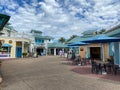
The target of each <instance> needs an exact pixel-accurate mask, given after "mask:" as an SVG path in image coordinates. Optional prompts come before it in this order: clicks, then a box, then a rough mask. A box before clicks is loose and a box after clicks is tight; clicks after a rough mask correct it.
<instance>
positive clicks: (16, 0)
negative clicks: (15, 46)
mask: <svg viewBox="0 0 120 90" xmlns="http://www.w3.org/2000/svg"><path fill="white" fill-rule="evenodd" d="M0 12H1V13H3V14H7V15H10V16H11V19H10V23H11V24H12V26H13V27H14V29H15V30H17V31H19V32H28V31H30V30H31V29H36V30H40V31H42V32H43V34H44V35H50V36H53V37H54V38H56V39H57V38H60V37H65V38H69V37H70V36H71V35H73V34H74V35H81V33H82V32H84V31H86V30H93V29H94V30H100V29H101V28H105V29H108V28H110V27H111V26H114V25H116V24H118V23H119V22H120V0H0Z"/></svg>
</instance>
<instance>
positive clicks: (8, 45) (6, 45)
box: [2, 43, 12, 47]
mask: <svg viewBox="0 0 120 90" xmlns="http://www.w3.org/2000/svg"><path fill="white" fill-rule="evenodd" d="M2 47H12V45H10V44H7V43H4V44H2Z"/></svg>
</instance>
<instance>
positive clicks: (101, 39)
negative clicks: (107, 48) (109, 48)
mask: <svg viewBox="0 0 120 90" xmlns="http://www.w3.org/2000/svg"><path fill="white" fill-rule="evenodd" d="M119 41H120V38H118V37H108V36H106V35H104V34H102V35H96V36H94V37H91V38H89V39H87V40H84V41H83V42H85V43H101V45H102V51H103V61H104V50H103V48H104V46H103V43H109V42H119Z"/></svg>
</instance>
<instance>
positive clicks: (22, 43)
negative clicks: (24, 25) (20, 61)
mask: <svg viewBox="0 0 120 90" xmlns="http://www.w3.org/2000/svg"><path fill="white" fill-rule="evenodd" d="M24 44H25V42H24V41H22V53H23V52H24Z"/></svg>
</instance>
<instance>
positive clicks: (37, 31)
mask: <svg viewBox="0 0 120 90" xmlns="http://www.w3.org/2000/svg"><path fill="white" fill-rule="evenodd" d="M31 32H35V33H42V32H41V31H40V30H34V29H33V30H31Z"/></svg>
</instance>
